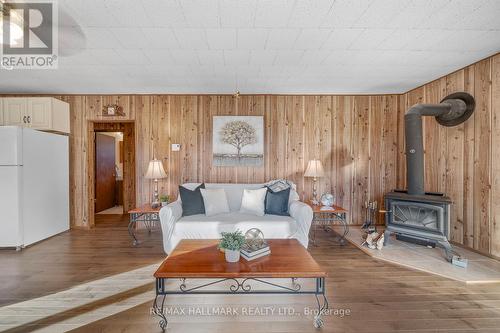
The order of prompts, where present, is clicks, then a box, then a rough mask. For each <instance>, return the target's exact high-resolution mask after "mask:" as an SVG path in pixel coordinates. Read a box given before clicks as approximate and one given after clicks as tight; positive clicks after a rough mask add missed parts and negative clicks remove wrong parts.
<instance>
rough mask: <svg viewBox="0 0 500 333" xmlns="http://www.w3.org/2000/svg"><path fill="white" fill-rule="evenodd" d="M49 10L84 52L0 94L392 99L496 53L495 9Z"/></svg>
mask: <svg viewBox="0 0 500 333" xmlns="http://www.w3.org/2000/svg"><path fill="white" fill-rule="evenodd" d="M58 3H59V8H60V9H61V10H63V11H64V12H66V13H67V14H69V15H70V16H71V17H72V18H73V19H74V21H75V22H76V23H77V24H78V25H79V28H81V30H82V31H83V32H84V34H85V36H86V43H84V44H80V45H79V43H78V40H77V39H74V38H73V39H72V38H71V37H70V36H73V35H72V32H73V30H76V29H78V27H71V26H74V25H75V24H74V23H64V22H63V24H64V25H65V27H64V28H62V29H60V30H61V31H60V35H61V36H60V38H61V39H62V42H61V44H64V45H66V46H64V45H61V50H60V53H63V54H68V53H70V54H73V55H72V56H62V57H60V58H59V69H57V70H18V71H6V70H0V92H5V93H8V92H13V93H19V92H30V93H98V94H105V93H233V92H234V91H236V90H240V91H241V93H244V94H245V93H325V94H328V93H360V94H364V93H401V92H405V91H407V90H409V89H411V88H414V87H416V86H419V85H421V84H423V83H426V82H428V81H431V80H433V79H435V78H438V77H440V76H442V75H445V74H447V73H450V72H452V71H454V70H456V69H459V68H461V67H464V66H466V65H469V64H471V63H473V62H475V61H477V60H480V59H482V58H485V57H487V56H489V55H492V54H494V53H496V52H499V51H500V19H499V17H500V0H335V1H334V0H330V1H326V0H309V1H308V0H217V1H216V0H178V1H175V0H64V1H62V0H61V1H59V2H58ZM64 21H66V22H69V21H68V20H64Z"/></svg>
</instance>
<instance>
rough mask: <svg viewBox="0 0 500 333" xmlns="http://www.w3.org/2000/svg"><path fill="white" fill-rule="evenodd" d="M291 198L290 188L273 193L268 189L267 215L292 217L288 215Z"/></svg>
mask: <svg viewBox="0 0 500 333" xmlns="http://www.w3.org/2000/svg"><path fill="white" fill-rule="evenodd" d="M289 197H290V188H287V189H286V190H282V191H279V192H273V191H272V190H271V189H270V188H267V193H266V208H265V212H266V214H272V215H281V216H290V214H289V213H288V199H289Z"/></svg>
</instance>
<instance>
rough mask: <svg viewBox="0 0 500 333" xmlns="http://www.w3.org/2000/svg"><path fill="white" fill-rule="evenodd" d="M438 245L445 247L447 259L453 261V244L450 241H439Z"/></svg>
mask: <svg viewBox="0 0 500 333" xmlns="http://www.w3.org/2000/svg"><path fill="white" fill-rule="evenodd" d="M438 245H439V246H440V247H442V248H443V249H444V254H445V257H446V260H447V261H448V262H451V260H452V258H453V249H452V248H451V244H450V243H449V242H445V241H439V242H438Z"/></svg>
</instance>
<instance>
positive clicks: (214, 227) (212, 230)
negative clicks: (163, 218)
mask: <svg viewBox="0 0 500 333" xmlns="http://www.w3.org/2000/svg"><path fill="white" fill-rule="evenodd" d="M252 228H258V229H260V230H261V231H262V233H263V234H264V237H265V238H267V239H270V238H281V239H283V238H290V237H292V236H293V235H295V234H296V233H297V231H298V230H299V228H298V225H297V222H296V221H295V220H294V219H293V218H292V217H290V216H278V215H264V216H256V215H250V214H243V213H239V212H234V213H229V214H221V215H215V216H206V215H204V214H203V215H192V216H186V217H181V218H180V219H179V220H178V221H177V223H176V224H175V236H176V237H178V238H179V239H218V238H220V233H221V232H232V231H235V230H241V231H242V232H243V233H245V232H246V231H248V230H249V229H252Z"/></svg>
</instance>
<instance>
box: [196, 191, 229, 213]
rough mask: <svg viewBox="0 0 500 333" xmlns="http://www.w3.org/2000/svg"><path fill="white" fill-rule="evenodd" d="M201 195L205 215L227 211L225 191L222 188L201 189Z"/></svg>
mask: <svg viewBox="0 0 500 333" xmlns="http://www.w3.org/2000/svg"><path fill="white" fill-rule="evenodd" d="M201 196H202V197H203V203H204V205H205V215H206V216H213V215H217V214H224V213H229V205H228V203H227V197H226V191H224V190H223V189H209V190H207V189H203V188H202V189H201Z"/></svg>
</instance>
